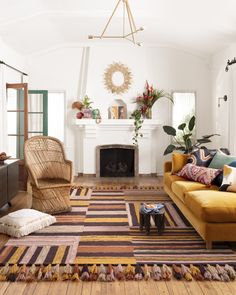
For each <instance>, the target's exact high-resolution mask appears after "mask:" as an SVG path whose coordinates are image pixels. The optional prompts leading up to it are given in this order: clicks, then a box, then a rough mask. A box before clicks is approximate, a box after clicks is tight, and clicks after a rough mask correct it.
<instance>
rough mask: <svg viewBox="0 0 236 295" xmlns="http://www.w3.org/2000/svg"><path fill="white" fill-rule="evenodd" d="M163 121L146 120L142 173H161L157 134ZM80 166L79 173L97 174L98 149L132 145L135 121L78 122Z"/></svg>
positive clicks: (83, 120)
mask: <svg viewBox="0 0 236 295" xmlns="http://www.w3.org/2000/svg"><path fill="white" fill-rule="evenodd" d="M160 126H161V122H160V121H158V120H152V119H147V120H144V122H143V126H142V128H141V132H142V134H143V137H141V138H139V173H140V174H152V173H157V152H156V151H157V149H156V147H157V138H158V136H157V133H158V130H159V127H160ZM75 127H76V132H75V134H76V138H75V143H76V161H75V162H76V164H75V170H76V172H77V173H82V174H95V173H96V146H98V145H104V144H132V137H133V135H134V120H132V119H123V120H113V119H102V121H101V122H100V123H99V124H98V123H96V121H95V120H93V119H76V120H75Z"/></svg>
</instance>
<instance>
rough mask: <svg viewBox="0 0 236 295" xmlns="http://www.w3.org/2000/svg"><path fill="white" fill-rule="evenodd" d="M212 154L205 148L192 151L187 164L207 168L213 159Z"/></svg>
mask: <svg viewBox="0 0 236 295" xmlns="http://www.w3.org/2000/svg"><path fill="white" fill-rule="evenodd" d="M213 156H214V155H213V154H212V153H211V151H210V150H208V149H207V148H200V149H197V150H194V151H193V152H192V153H191V154H190V155H189V157H188V160H187V162H188V163H190V164H194V165H198V166H202V167H208V166H209V164H210V163H211V160H212V158H213Z"/></svg>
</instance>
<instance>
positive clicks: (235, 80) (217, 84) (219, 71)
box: [212, 44, 236, 154]
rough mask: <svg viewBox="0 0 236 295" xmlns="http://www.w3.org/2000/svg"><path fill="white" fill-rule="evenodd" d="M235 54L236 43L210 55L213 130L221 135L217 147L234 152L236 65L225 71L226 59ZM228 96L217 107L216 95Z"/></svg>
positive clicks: (235, 134)
mask: <svg viewBox="0 0 236 295" xmlns="http://www.w3.org/2000/svg"><path fill="white" fill-rule="evenodd" d="M235 56H236V44H235V45H232V46H230V47H228V48H226V49H225V50H222V51H220V52H219V53H217V54H215V55H214V56H213V57H212V104H213V111H212V113H213V119H214V132H216V133H219V134H220V135H221V136H220V137H218V138H217V143H216V145H217V146H218V147H228V148H229V149H230V151H231V153H233V154H236V142H235V138H236V129H235V126H236V119H235V111H236V65H232V66H230V67H229V71H228V72H225V67H226V64H227V61H228V59H230V60H231V59H232V58H234V57H235ZM224 95H227V96H228V101H227V102H224V101H221V103H220V107H218V100H217V98H218V97H223V96H224Z"/></svg>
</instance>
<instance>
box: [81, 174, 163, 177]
mask: <svg viewBox="0 0 236 295" xmlns="http://www.w3.org/2000/svg"><path fill="white" fill-rule="evenodd" d="M77 176H78V177H96V174H85V173H78V175H77ZM99 177H100V176H99ZM135 177H158V175H157V173H147V174H142V173H140V174H138V175H137V176H131V177H129V178H135ZM106 178H108V177H106ZM111 178H112V177H111ZM124 178H125V177H124Z"/></svg>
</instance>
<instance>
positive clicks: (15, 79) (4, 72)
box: [0, 39, 27, 152]
mask: <svg viewBox="0 0 236 295" xmlns="http://www.w3.org/2000/svg"><path fill="white" fill-rule="evenodd" d="M0 60H1V61H3V62H5V63H6V64H9V65H11V66H13V67H15V68H18V69H20V70H22V71H26V66H25V61H26V60H25V57H24V56H22V55H20V54H18V53H17V52H16V51H14V50H12V49H11V48H10V47H9V46H7V45H6V44H5V43H4V42H3V41H2V40H1V39H0ZM26 80H27V79H26ZM20 82H21V75H20V74H19V73H18V72H16V71H14V70H12V69H10V68H8V67H6V66H4V65H1V67H0V130H1V131H0V152H1V151H5V152H7V142H6V136H7V123H6V114H5V113H4V109H5V105H6V103H5V102H4V101H3V100H5V99H6V83H20Z"/></svg>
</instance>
